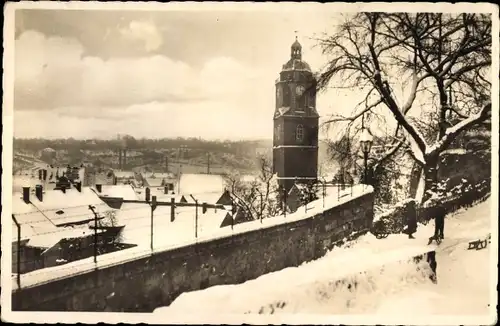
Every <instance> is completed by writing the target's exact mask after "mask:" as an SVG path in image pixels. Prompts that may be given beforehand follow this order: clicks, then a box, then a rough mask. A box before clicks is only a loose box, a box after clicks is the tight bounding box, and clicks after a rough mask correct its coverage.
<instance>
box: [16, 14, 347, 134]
mask: <svg viewBox="0 0 500 326" xmlns="http://www.w3.org/2000/svg"><path fill="white" fill-rule="evenodd" d="M316 8H319V9H321V8H322V7H321V6H320V7H316ZM338 19H339V16H338V14H337V13H336V12H333V11H328V10H318V9H314V10H310V11H305V12H298V11H285V10H281V11H242V10H240V11H234V12H228V11H218V12H217V11H199V12H196V11H184V12H183V11H155V12H151V11H109V10H106V11H98V10H92V11H90V10H88V11H83V10H73V11H70V10H18V11H16V20H15V25H16V32H15V37H16V40H15V95H14V96H15V97H14V108H15V115H14V120H15V122H14V134H15V136H16V137H38V136H40V137H49V138H54V137H75V138H94V137H95V138H110V137H114V136H116V134H118V133H121V134H123V133H127V134H131V135H133V136H135V137H178V136H181V137H202V138H212V139H213V138H219V139H225V138H235V139H238V138H239V139H242V138H243V139H248V138H271V137H272V116H273V111H274V100H275V99H274V95H275V89H274V81H275V79H276V78H277V77H278V73H279V71H280V70H281V66H282V65H283V64H284V63H285V62H286V61H287V60H288V59H289V57H290V46H291V44H292V43H293V41H294V40H295V33H294V31H296V30H298V35H299V40H300V42H301V43H302V45H303V48H304V49H303V58H304V60H305V61H307V62H308V63H309V64H310V65H311V67H312V69H313V70H318V69H320V68H321V67H322V65H323V64H324V63H325V60H326V59H325V58H324V57H323V56H322V55H321V51H320V49H319V48H316V47H314V45H315V42H314V41H313V40H311V39H309V38H310V37H314V36H318V35H319V34H321V33H323V32H325V31H328V30H331V29H332V28H333V26H335V24H336V23H337V22H338ZM344 93H345V92H344ZM355 103H356V101H353V100H352V96H351V98H350V97H349V96H348V94H340V93H338V92H336V91H330V92H329V93H327V94H325V95H322V96H320V98H319V99H318V110H319V112H320V114H321V115H323V116H327V115H329V114H331V113H332V112H340V111H342V110H344V111H345V110H346V109H349V108H350V107H351V106H352V105H354V104H355ZM340 106H341V107H340Z"/></svg>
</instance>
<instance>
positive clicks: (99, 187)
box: [95, 184, 102, 193]
mask: <svg viewBox="0 0 500 326" xmlns="http://www.w3.org/2000/svg"><path fill="white" fill-rule="evenodd" d="M95 189H96V190H97V192H99V193H100V192H102V184H96V185H95Z"/></svg>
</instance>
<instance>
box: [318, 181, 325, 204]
mask: <svg viewBox="0 0 500 326" xmlns="http://www.w3.org/2000/svg"><path fill="white" fill-rule="evenodd" d="M321 179H322V180H320V179H318V181H319V182H320V183H321V185H322V186H323V208H324V207H325V196H326V180H325V177H321Z"/></svg>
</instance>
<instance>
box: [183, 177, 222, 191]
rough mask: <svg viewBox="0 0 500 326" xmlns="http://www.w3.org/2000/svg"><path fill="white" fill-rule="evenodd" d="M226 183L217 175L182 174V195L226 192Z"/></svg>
mask: <svg viewBox="0 0 500 326" xmlns="http://www.w3.org/2000/svg"><path fill="white" fill-rule="evenodd" d="M224 186H225V182H224V179H223V178H222V176H220V175H217V174H182V175H181V178H180V182H179V189H180V190H179V192H180V193H181V194H193V195H194V194H202V193H210V192H218V193H221V194H222V192H223V191H224Z"/></svg>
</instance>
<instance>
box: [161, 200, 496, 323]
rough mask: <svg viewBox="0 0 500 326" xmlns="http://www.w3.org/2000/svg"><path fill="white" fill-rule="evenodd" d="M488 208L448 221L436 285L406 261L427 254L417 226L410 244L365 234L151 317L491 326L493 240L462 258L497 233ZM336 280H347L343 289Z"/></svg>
mask: <svg viewBox="0 0 500 326" xmlns="http://www.w3.org/2000/svg"><path fill="white" fill-rule="evenodd" d="M490 205H491V199H488V200H487V201H485V202H483V203H481V204H478V205H477V206H475V207H472V208H470V209H468V210H466V211H461V212H458V213H456V214H454V215H451V216H449V217H448V218H447V219H446V225H445V240H444V241H443V243H441V245H440V246H439V247H438V248H437V262H438V267H437V274H438V283H437V284H433V283H432V282H430V280H429V278H428V277H427V275H428V274H427V272H428V266H427V265H426V264H425V263H423V262H422V263H420V264H419V267H420V270H417V265H416V264H414V263H409V259H408V258H410V257H412V256H413V254H414V252H412V251H411V248H413V249H414V251H415V252H418V251H419V250H420V251H422V252H423V251H425V250H426V248H427V246H426V243H427V239H428V237H429V236H431V235H432V233H433V227H434V225H433V222H430V223H429V224H428V225H426V226H424V225H419V229H418V231H417V234H416V235H415V236H416V239H415V240H410V239H408V238H407V237H406V236H404V235H392V236H389V237H388V238H386V239H381V240H378V239H376V238H375V237H374V236H372V235H370V234H368V235H365V236H363V237H361V238H359V239H358V240H356V241H355V242H353V243H351V244H350V245H349V246H350V248H338V249H334V250H333V251H332V252H330V253H329V254H328V255H326V256H325V257H323V258H321V259H319V260H316V261H314V262H310V263H306V264H303V265H302V266H299V267H292V268H287V269H284V270H282V271H278V272H275V273H270V274H266V275H263V276H261V277H259V278H257V279H255V280H250V281H247V282H245V283H243V284H239V285H222V286H215V287H211V288H208V289H205V290H201V291H194V292H188V293H184V294H182V295H180V296H179V297H178V298H177V299H176V300H175V301H174V302H173V303H172V304H171V305H170V306H169V307H162V308H158V309H156V310H155V313H154V315H156V317H159V318H161V319H162V320H181V319H182V317H181V316H182V315H184V316H186V315H188V314H193V313H195V314H199V315H205V316H208V315H210V316H227V314H245V313H247V314H264V315H267V317H275V318H279V319H274V320H275V321H278V322H279V323H283V322H285V320H286V322H289V321H290V320H295V321H297V320H298V319H297V318H298V316H302V314H316V315H317V314H323V315H326V314H328V315H347V314H349V315H365V316H367V315H370V318H371V319H368V320H369V321H370V323H375V322H378V323H389V321H388V319H387V318H391V319H390V320H391V321H392V322H396V323H404V324H409V323H411V324H427V325H429V324H436V323H437V322H438V321H439V323H441V324H448V325H450V324H453V323H454V322H457V323H458V322H459V321H460V322H461V323H462V324H467V323H466V322H465V321H466V320H470V318H472V317H479V318H481V317H482V318H483V319H479V320H480V321H477V322H473V323H474V324H478V323H481V324H488V323H493V322H494V321H495V319H494V316H496V311H495V306H496V301H493V300H494V299H495V298H496V293H494V291H495V288H496V283H497V276H496V264H497V258H496V257H497V247H496V241H497V240H496V239H497V237H496V235H492V243H491V244H490V245H489V246H488V247H487V248H486V249H483V250H467V247H468V242H469V241H471V240H476V239H479V238H484V237H486V236H487V235H488V233H490V232H492V230H496V227H495V228H493V227H492V225H491V206H490ZM405 255H406V257H405ZM339 280H344V281H345V282H344V284H341V283H339V282H338V281H339ZM270 314H273V316H269V315H270ZM277 314H278V315H277ZM287 314H294V316H297V318H295V317H290V315H287ZM299 314H300V315H299ZM244 316H245V315H244ZM246 316H251V315H246ZM286 316H288V317H290V318H292V319H290V318H289V319H286V318H285V317H286ZM310 316H311V317H312V315H310ZM450 316H451V317H450ZM261 317H262V316H261ZM365 318H366V317H365ZM450 318H452V319H450ZM467 318H469V319H467ZM240 320H241V318H240ZM265 320H266V321H269V319H265ZM302 320H303V321H306V320H308V319H307V318H303V319H302ZM309 320H311V319H309ZM472 320H474V321H476V320H477V319H472ZM366 321H367V320H366V319H365V322H366ZM337 322H338V321H337Z"/></svg>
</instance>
